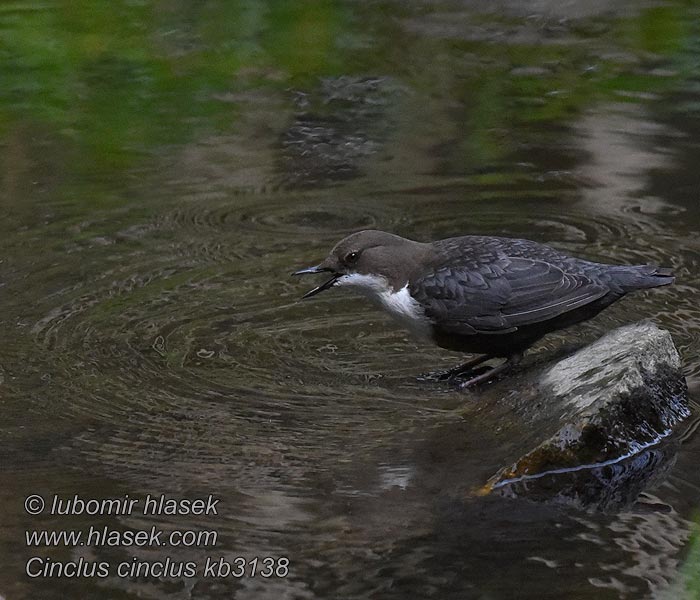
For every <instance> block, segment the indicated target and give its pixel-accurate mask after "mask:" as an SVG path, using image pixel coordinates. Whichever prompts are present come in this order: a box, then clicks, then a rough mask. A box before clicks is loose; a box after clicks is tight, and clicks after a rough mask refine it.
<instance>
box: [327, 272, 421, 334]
mask: <svg viewBox="0 0 700 600" xmlns="http://www.w3.org/2000/svg"><path fill="white" fill-rule="evenodd" d="M336 285H338V286H344V287H349V288H352V289H355V290H357V291H358V292H360V293H361V294H364V295H365V296H367V297H368V298H369V299H370V300H372V301H373V302H375V303H376V304H379V305H380V306H381V307H382V308H383V309H384V310H386V311H387V312H388V313H389V314H390V315H391V316H392V317H393V318H394V319H395V320H396V321H398V322H399V323H400V324H401V325H403V326H404V327H406V328H407V329H408V330H409V331H410V332H411V333H413V334H414V335H415V336H417V337H421V338H428V337H430V334H431V327H430V322H429V321H428V319H427V318H426V316H425V313H424V311H423V308H422V307H421V305H420V304H418V302H416V301H415V300H414V299H413V298H412V297H411V294H410V293H409V291H408V284H406V285H405V286H403V287H402V288H401V289H400V290H399V291H398V292H394V291H393V290H392V289H391V286H390V285H389V282H388V281H387V280H386V278H384V277H382V276H380V275H362V274H360V273H350V274H348V275H343V276H342V277H340V278H339V279H338V281H337V282H336Z"/></svg>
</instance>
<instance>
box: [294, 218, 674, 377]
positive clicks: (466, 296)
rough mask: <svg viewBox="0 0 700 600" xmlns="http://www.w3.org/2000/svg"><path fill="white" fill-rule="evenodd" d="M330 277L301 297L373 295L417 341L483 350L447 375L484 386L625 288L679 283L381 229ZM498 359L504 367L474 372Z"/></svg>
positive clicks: (663, 275) (332, 264) (528, 246)
mask: <svg viewBox="0 0 700 600" xmlns="http://www.w3.org/2000/svg"><path fill="white" fill-rule="evenodd" d="M310 273H330V274H331V277H330V279H328V281H326V282H325V283H323V284H321V285H320V286H318V287H316V288H314V289H313V290H311V291H310V292H308V293H307V294H305V295H304V298H309V297H311V296H315V295H316V294H318V293H320V292H323V291H324V290H327V289H329V288H331V287H334V286H346V287H350V288H353V289H355V290H357V291H359V292H361V293H363V294H364V295H366V296H368V297H369V298H370V299H371V300H373V301H374V302H375V303H377V304H379V305H380V306H381V307H382V308H384V309H385V310H386V311H387V312H388V313H389V314H390V315H391V316H392V317H394V318H395V319H396V320H397V321H399V322H400V323H401V324H402V325H404V326H405V327H407V328H408V329H409V330H410V331H411V332H413V333H414V334H417V335H418V336H419V337H423V338H427V339H430V340H432V341H433V342H434V343H436V344H437V345H438V346H440V347H442V348H446V349H448V350H457V351H461V352H469V353H475V354H481V355H482V356H480V357H478V358H475V359H473V360H471V361H469V362H467V363H465V364H464V365H461V366H459V367H457V368H455V369H452V370H450V371H447V372H446V373H443V374H441V378H444V379H452V378H453V377H457V376H462V377H467V379H466V380H464V381H462V382H461V383H460V387H467V386H470V385H474V384H478V383H482V382H484V381H486V380H488V379H491V378H492V377H494V376H495V375H497V374H499V373H501V372H503V371H505V370H506V369H508V368H509V367H511V366H513V365H514V364H516V363H517V362H518V361H519V360H520V359H521V358H522V354H523V352H524V351H525V350H526V349H527V348H529V347H530V346H531V345H532V344H534V343H535V342H536V341H537V340H539V339H540V338H541V337H542V336H544V335H545V334H547V333H549V332H550V331H555V330H557V329H562V328H564V327H568V326H569V325H573V324H575V323H580V322H581V321H585V320H586V319H590V318H591V317H593V316H595V315H596V314H598V313H599V312H600V311H601V310H603V309H604V308H606V307H608V306H610V305H611V304H612V303H613V302H615V301H616V300H619V299H620V298H622V297H623V296H624V295H625V294H627V293H628V292H631V291H634V290H640V289H646V288H654V287H658V286H662V285H668V284H670V283H673V280H674V278H673V274H672V273H671V270H670V269H667V268H663V267H657V266H654V265H638V266H626V265H606V264H602V263H595V262H590V261H587V260H582V259H580V258H573V257H571V256H567V255H566V254H564V253H562V252H559V251H558V250H555V249H554V248H551V247H549V246H545V245H544V244H539V243H537V242H532V241H530V240H521V239H511V238H502V237H489V236H480V235H467V236H463V237H454V238H449V239H445V240H438V241H436V242H432V243H421V242H414V241H412V240H408V239H405V238H402V237H399V236H398V235H394V234H391V233H385V232H384V231H374V230H367V231H360V232H357V233H353V234H352V235H349V236H348V237H346V238H345V239H343V240H341V241H340V242H338V243H337V244H336V245H335V247H334V248H333V250H331V252H330V254H329V255H328V257H326V258H325V259H324V260H323V262H321V263H320V264H319V265H316V266H315V267H309V268H307V269H302V270H300V271H297V272H295V273H293V275H306V274H310ZM491 358H505V359H506V360H505V361H504V362H503V363H501V364H500V365H498V366H496V367H493V368H490V369H488V370H486V371H484V368H483V367H481V368H480V369H478V370H477V369H476V368H475V367H477V366H478V365H481V364H482V363H484V362H485V361H487V360H489V359H491Z"/></svg>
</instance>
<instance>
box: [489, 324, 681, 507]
mask: <svg viewBox="0 0 700 600" xmlns="http://www.w3.org/2000/svg"><path fill="white" fill-rule="evenodd" d="M536 396H537V400H538V403H539V407H540V408H539V410H540V411H541V412H540V414H539V415H538V416H537V417H536V419H535V420H536V421H539V424H537V423H533V425H536V426H538V425H539V426H541V427H539V428H541V431H539V435H540V439H542V438H544V440H543V441H542V442H540V443H539V444H537V445H536V446H535V447H534V448H533V449H532V450H530V451H527V452H525V453H524V454H523V455H522V456H521V457H520V458H518V459H517V460H515V462H514V463H513V464H512V465H511V466H509V467H506V468H504V469H501V470H500V471H499V472H498V473H497V474H496V475H495V476H494V477H493V478H492V479H491V480H490V481H489V484H488V488H487V489H488V490H489V491H498V492H499V493H502V494H504V495H518V496H521V495H529V496H532V497H533V498H536V499H544V498H546V497H548V496H549V497H555V496H556V497H560V498H561V497H567V498H570V497H575V498H577V499H578V500H579V501H583V503H584V504H591V503H598V504H601V503H602V505H603V506H607V504H608V502H607V501H606V500H605V498H609V497H610V496H611V494H612V497H615V498H618V499H623V498H625V499H628V500H629V499H630V498H631V499H633V497H634V496H635V495H636V494H637V493H639V492H640V491H641V490H642V488H643V487H644V485H646V484H648V483H649V482H650V481H651V480H652V479H653V475H654V474H655V473H658V472H659V471H665V470H666V468H667V467H668V464H669V458H670V455H673V453H669V452H668V451H664V452H655V453H652V454H649V452H648V450H649V449H650V448H652V447H658V444H659V442H661V441H662V440H664V439H665V438H667V437H668V436H669V435H670V434H671V432H672V431H673V428H674V426H676V425H677V424H678V423H680V422H681V421H682V420H683V419H684V418H686V417H687V416H688V415H689V414H690V410H689V407H688V397H687V386H686V382H685V378H684V376H683V373H682V371H681V361H680V356H679V355H678V351H677V350H676V347H675V346H674V344H673V340H672V338H671V335H670V333H669V332H668V331H665V330H662V329H659V328H658V327H657V326H656V325H654V324H653V323H649V322H644V323H637V324H634V325H628V326H626V327H621V328H619V329H616V330H614V331H612V332H610V333H608V334H607V335H605V336H604V337H602V338H601V339H599V340H598V341H596V342H594V343H593V344H590V345H589V346H586V347H585V348H583V349H581V350H579V351H578V352H576V353H575V354H573V355H572V356H570V357H568V358H566V359H564V360H562V361H560V362H558V363H557V364H556V365H554V366H553V367H551V368H549V369H547V370H546V371H544V372H543V373H541V374H540V375H539V377H538V380H537V384H536ZM616 485H617V486H620V485H625V486H628V487H629V489H627V490H625V491H621V490H619V489H618V490H617V492H615V486H616ZM596 490H597V492H596ZM586 499H587V500H588V501H586Z"/></svg>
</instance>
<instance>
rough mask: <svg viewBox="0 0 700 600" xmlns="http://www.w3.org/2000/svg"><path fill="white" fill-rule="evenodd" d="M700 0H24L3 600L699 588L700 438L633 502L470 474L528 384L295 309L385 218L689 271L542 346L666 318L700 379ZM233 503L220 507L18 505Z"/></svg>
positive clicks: (420, 232)
mask: <svg viewBox="0 0 700 600" xmlns="http://www.w3.org/2000/svg"><path fill="white" fill-rule="evenodd" d="M699 17H700V9H699V7H698V5H697V4H696V3H694V2H680V1H679V2H663V3H661V2H625V1H616V2H612V3H610V2H598V1H591V2H586V3H574V2H560V1H557V2H554V1H552V2H550V1H548V0H541V1H540V0H533V1H532V2H509V1H507V0H504V1H498V2H488V3H487V2H481V1H480V0H471V1H464V2H457V1H455V2H427V1H425V2H369V1H366V2H365V1H358V2H352V1H348V2H337V3H336V2H294V3H291V2H284V1H277V2H275V1H268V2H257V3H245V2H241V3H238V2H223V1H220V2H219V1H213V2H207V3H187V2H184V1H183V2H174V3H160V2H131V3H121V2H118V3H106V2H104V3H103V2H93V1H87V0H84V1H77V2H71V3H70V5H69V4H68V3H60V2H56V3H53V2H48V3H41V4H39V3H23V2H17V3H9V4H5V5H3V6H2V7H0V50H1V54H0V65H1V66H0V68H2V71H3V84H2V90H0V161H1V162H0V168H1V171H0V174H1V177H2V180H1V181H2V182H1V184H0V185H1V187H0V210H1V214H2V219H0V340H1V341H2V343H0V407H1V408H2V419H1V424H0V435H1V436H2V438H1V440H0V464H1V465H2V482H3V483H2V485H1V486H0V515H2V516H1V517H0V542H1V543H0V566H1V567H2V568H1V569H0V597H2V598H4V599H7V600H16V599H19V598H41V599H42V600H43V599H58V598H61V599H63V598H149V599H150V598H154V599H156V598H158V599H160V598H234V597H235V598H237V599H248V598H255V599H257V598H270V599H273V598H274V599H278V598H324V599H325V598H370V597H371V598H382V599H383V598H397V599H399V598H400V599H403V598H427V597H432V598H441V599H442V598H460V599H464V598H483V599H487V598H488V599H511V598H537V599H539V598H567V599H574V598H575V599H579V598H580V599H588V598H595V599H596V600H602V599H608V598H629V599H633V598H661V599H686V598H689V599H692V598H700V541H698V540H699V533H698V531H699V530H698V527H699V523H700V520H699V519H700V517H699V515H700V468H699V467H698V465H700V441H699V440H698V436H694V437H693V436H688V439H687V441H685V443H683V444H682V446H681V447H680V450H679V451H678V454H677V456H676V458H675V464H674V466H673V467H672V468H671V470H670V473H669V474H668V476H667V477H666V478H665V479H664V480H663V482H662V483H660V484H659V485H657V486H656V487H655V488H653V489H650V490H649V491H647V492H646V494H645V496H644V497H643V499H642V502H641V503H638V504H635V505H633V506H631V507H627V508H625V509H623V510H619V511H612V512H608V513H600V512H590V511H582V510H578V509H575V508H572V507H561V506H559V507H557V506H552V505H548V504H534V503H530V502H527V501H522V500H508V499H505V498H496V497H480V496H477V495H475V491H476V490H478V489H479V488H480V487H481V486H482V485H483V484H484V483H485V482H486V480H487V479H488V478H489V477H490V476H491V475H493V474H494V473H495V472H496V471H497V470H498V469H499V468H500V467H501V466H503V465H504V464H507V463H508V462H512V459H513V458H515V457H514V456H513V455H512V440H511V439H509V435H508V433H509V431H510V428H509V427H508V426H506V425H507V415H505V416H504V415H501V417H502V418H503V419H504V421H503V422H502V421H501V418H500V417H499V419H495V418H494V416H493V415H494V414H497V411H495V412H494V411H493V410H491V409H490V408H489V407H493V406H498V405H499V402H500V398H501V397H502V396H503V395H504V394H509V395H517V394H518V393H519V390H518V389H517V386H515V387H511V386H510V385H509V384H508V383H507V382H504V383H503V384H499V385H498V386H494V387H491V388H487V389H485V390H483V391H481V392H464V393H459V392H455V391H452V390H450V389H449V388H447V387H444V386H440V385H435V384H429V383H421V382H419V381H417V379H416V376H417V375H418V374H420V373H422V372H425V371H427V370H435V369H438V368H441V367H449V366H452V365H454V364H455V363H456V362H458V361H459V359H460V357H459V356H458V355H454V354H451V353H448V352H445V351H441V350H438V349H435V348H431V347H426V346H422V345H418V344H417V343H416V342H414V341H413V340H412V339H410V338H408V337H407V335H406V334H405V333H404V332H403V331H401V330H398V329H397V328H396V327H395V326H394V325H393V324H392V323H390V322H389V321H388V320H387V319H386V318H385V317H384V316H383V315H381V314H379V313H378V312H377V311H376V310H375V309H373V308H372V307H370V306H368V305H367V304H366V303H365V302H363V301H362V300H360V299H358V298H355V297H352V296H350V295H346V294H343V293H341V292H340V291H337V292H336V291H334V292H331V293H327V294H324V295H322V296H320V297H318V298H317V299H316V300H314V301H310V302H298V298H299V297H300V295H301V294H302V293H303V292H304V291H306V290H307V289H309V285H310V284H311V282H309V281H304V282H300V281H298V280H292V279H291V278H290V277H289V273H290V272H291V271H292V270H294V269H296V268H299V267H302V266H306V265H310V264H315V263H316V262H318V260H319V259H320V258H321V257H322V256H324V255H325V253H326V252H327V251H328V249H329V248H330V247H331V246H332V244H333V243H334V242H335V241H337V240H338V239H339V238H341V237H343V236H344V235H346V234H347V233H350V232H352V231H355V230H357V229H360V228H370V227H371V228H379V229H385V230H389V231H393V232H396V233H398V234H401V235H405V236H408V237H412V238H415V239H421V240H429V239H435V238H439V237H446V236H451V235H459V234H469V233H480V234H497V235H508V236H525V237H529V238H531V239H535V240H539V241H546V242H549V243H551V244H553V245H554V246H556V247H558V248H561V249H563V250H566V251H569V252H571V253H574V254H577V255H580V256H583V257H587V258H590V259H596V260H602V261H610V262H657V263H660V264H663V265H668V266H672V267H674V269H675V271H676V273H677V275H678V282H677V284H676V285H675V286H673V287H670V288H664V289H660V290H653V291H651V292H648V293H641V294H637V295H635V296H633V297H629V298H627V299H626V300H624V301H622V302H620V303H618V304H616V305H615V306H613V307H612V308H610V309H609V310H607V311H606V312H605V313H604V314H603V315H600V316H599V317H598V318H596V319H595V320H594V321H592V322H590V323H588V324H585V325H583V326H580V327H578V328H576V329H575V330H572V331H571V332H567V333H566V334H557V335H552V336H549V337H548V338H547V339H546V340H544V342H543V343H542V344H541V345H540V346H539V347H538V349H537V352H536V353H533V354H534V357H533V358H531V359H530V360H532V361H538V360H540V361H545V360H547V356H551V354H552V353H554V352H556V350H557V349H558V348H560V347H561V346H562V343H563V342H564V341H566V342H571V341H574V342H577V343H581V342H584V341H590V340H593V339H595V338H597V337H599V336H600V335H601V334H603V333H604V332H605V331H607V330H609V329H611V328H614V327H616V326H618V325H619V324H621V323H625V322H632V321H635V320H639V319H642V318H647V317H649V318H652V319H653V320H654V321H655V322H657V323H658V324H659V325H661V326H662V327H665V328H667V329H669V330H670V331H671V332H672V334H673V337H674V340H675V342H676V344H677V346H678V348H679V350H680V352H681V354H682V358H683V362H684V365H685V371H686V373H687V377H688V384H689V387H690V390H691V396H694V397H697V394H698V390H699V387H700V359H698V355H697V348H698V341H699V340H700V308H699V307H698V297H699V296H698V293H699V291H700V272H699V265H698V262H699V258H700V254H699V252H700V233H699V232H700V204H699V203H698V194H699V190H700V169H699V168H698V164H700V66H699V65H700V37H699V36H700V31H699V28H698V23H699V22H700V21H699ZM32 493H36V494H41V495H42V496H44V497H45V498H47V499H48V498H51V496H52V495H54V494H58V495H59V496H61V497H72V496H73V495H75V494H78V495H80V496H81V497H83V498H106V497H123V496H124V495H125V494H128V495H129V496H130V497H132V498H144V497H145V496H146V494H154V495H160V494H167V495H169V496H173V497H178V498H179V497H185V498H195V497H201V496H206V495H208V494H213V495H215V496H216V497H217V498H219V500H220V503H219V514H218V516H182V515H175V516H169V515H159V516H157V517H148V516H142V515H141V514H131V515H122V516H92V517H90V516H60V515H57V516H50V515H47V514H43V515H41V516H38V517H33V516H30V515H27V514H26V513H25V511H24V506H23V502H24V498H25V497H26V496H27V495H29V494H32ZM91 525H94V526H100V527H102V526H105V525H107V526H109V527H112V528H114V529H120V530H125V529H149V528H150V527H151V526H153V525H156V526H158V527H159V528H162V529H164V530H166V531H167V530H171V529H181V530H185V529H192V530H195V531H197V530H201V529H212V530H216V531H217V532H218V536H219V537H218V541H217V544H216V546H214V547H187V548H182V547H175V548H173V547H157V546H156V547H154V546H148V547H140V548H136V547H123V546H122V547H99V548H95V547H84V548H81V547H66V546H59V547H52V548H49V547H39V548H28V547H27V546H26V541H25V530H28V529H36V528H48V529H76V530H78V529H87V528H89V527H90V526H91ZM32 556H41V557H49V558H50V559H51V560H56V561H70V560H77V558H78V557H79V556H84V557H85V558H86V560H91V561H108V562H110V563H111V564H117V563H118V562H120V561H127V562H130V561H132V558H133V557H137V559H138V560H142V561H150V562H154V561H160V560H164V558H165V557H170V558H171V559H172V560H173V561H195V562H197V564H198V565H200V568H201V565H203V564H204V562H205V561H206V558H207V557H213V558H214V559H215V560H218V559H219V558H220V557H223V558H225V559H226V560H229V561H233V560H234V558H235V557H239V556H242V557H246V558H247V559H252V558H253V557H255V556H258V557H261V558H262V557H266V556H270V557H287V558H288V559H289V561H290V567H289V574H288V575H287V576H286V577H284V578H279V577H273V578H269V579H266V578H262V577H259V576H257V577H245V578H241V579H237V578H232V577H229V578H203V577H195V578H190V579H187V578H178V579H158V578H128V577H126V578H119V577H116V576H113V577H109V578H106V579H100V578H73V579H70V578H65V577H64V578H57V577H54V578H46V577H38V578H35V579H31V578H29V577H28V576H26V575H25V574H24V570H25V564H26V562H27V560H28V559H29V558H30V557H32Z"/></svg>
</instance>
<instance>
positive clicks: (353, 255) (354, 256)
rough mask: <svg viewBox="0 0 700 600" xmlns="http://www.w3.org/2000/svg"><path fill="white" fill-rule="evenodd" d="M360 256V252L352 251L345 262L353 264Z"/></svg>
mask: <svg viewBox="0 0 700 600" xmlns="http://www.w3.org/2000/svg"><path fill="white" fill-rule="evenodd" d="M359 256H360V253H359V252H350V253H348V255H347V256H346V257H345V262H347V263H350V264H352V263H354V262H355V261H356V260H357V259H358V257H359Z"/></svg>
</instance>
